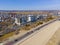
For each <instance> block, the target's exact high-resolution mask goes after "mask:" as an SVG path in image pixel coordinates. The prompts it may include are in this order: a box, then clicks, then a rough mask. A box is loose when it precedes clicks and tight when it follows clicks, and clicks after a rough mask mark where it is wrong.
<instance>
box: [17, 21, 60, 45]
mask: <svg viewBox="0 0 60 45" xmlns="http://www.w3.org/2000/svg"><path fill="white" fill-rule="evenodd" d="M58 28H60V21H58V20H57V21H55V22H53V23H51V24H49V25H47V26H45V27H43V28H42V29H40V30H39V31H38V33H34V34H32V35H33V36H32V35H30V36H28V37H27V38H29V37H30V38H29V39H26V40H25V41H24V42H18V43H17V44H16V45H45V44H46V43H47V42H48V40H49V39H50V38H51V37H52V35H53V34H54V33H55V32H56V31H57V30H58Z"/></svg>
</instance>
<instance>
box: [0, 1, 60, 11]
mask: <svg viewBox="0 0 60 45" xmlns="http://www.w3.org/2000/svg"><path fill="white" fill-rule="evenodd" d="M0 10H60V0H0Z"/></svg>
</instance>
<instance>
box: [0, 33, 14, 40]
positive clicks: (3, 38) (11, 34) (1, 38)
mask: <svg viewBox="0 0 60 45" xmlns="http://www.w3.org/2000/svg"><path fill="white" fill-rule="evenodd" d="M14 33H15V32H11V33H8V34H5V35H3V36H2V37H0V41H3V40H5V39H7V38H8V37H10V36H13V35H14Z"/></svg>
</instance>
